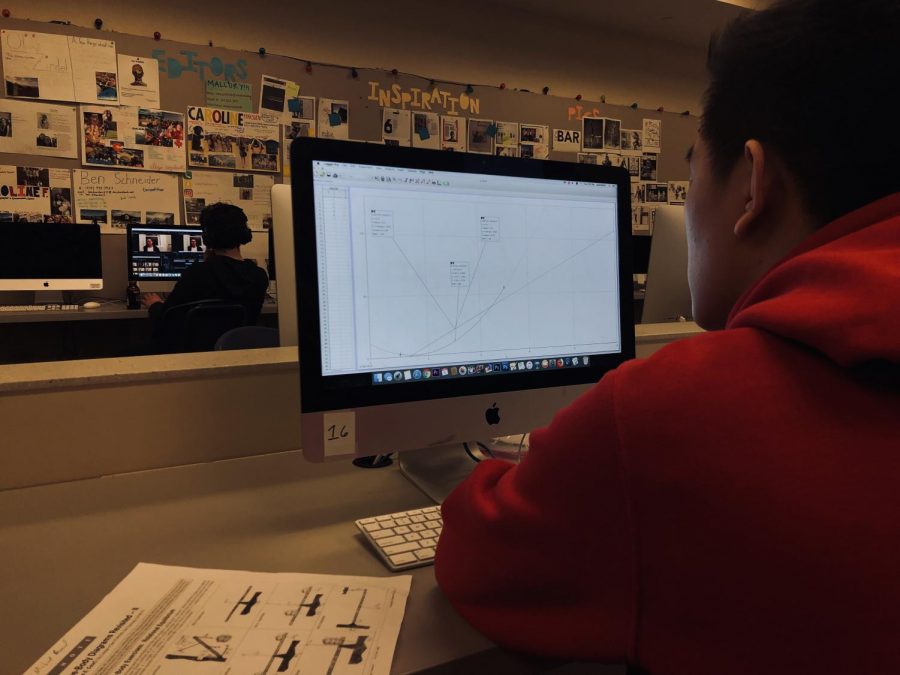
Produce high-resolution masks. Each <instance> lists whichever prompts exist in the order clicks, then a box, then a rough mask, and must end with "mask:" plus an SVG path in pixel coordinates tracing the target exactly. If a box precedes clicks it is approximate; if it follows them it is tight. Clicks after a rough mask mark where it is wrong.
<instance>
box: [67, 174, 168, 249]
mask: <svg viewBox="0 0 900 675" xmlns="http://www.w3.org/2000/svg"><path fill="white" fill-rule="evenodd" d="M72 184H73V189H74V191H75V218H76V222H79V223H94V222H96V223H99V224H100V231H101V232H103V233H105V234H125V233H126V230H127V228H128V226H129V225H136V224H138V223H143V224H146V225H158V226H172V225H181V209H180V208H179V199H178V176H176V175H174V174H165V173H150V172H143V171H91V170H87V169H76V170H75V171H74V172H73V174H72Z"/></svg>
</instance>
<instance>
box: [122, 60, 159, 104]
mask: <svg viewBox="0 0 900 675" xmlns="http://www.w3.org/2000/svg"><path fill="white" fill-rule="evenodd" d="M119 102H120V103H121V104H122V105H130V106H138V107H140V108H151V109H156V108H159V107H160V102H159V61H157V60H156V59H153V58H145V57H143V56H128V55H127V54H119Z"/></svg>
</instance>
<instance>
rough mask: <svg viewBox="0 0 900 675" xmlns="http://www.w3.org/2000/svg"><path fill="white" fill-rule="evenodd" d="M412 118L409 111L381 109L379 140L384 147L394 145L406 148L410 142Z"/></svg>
mask: <svg viewBox="0 0 900 675" xmlns="http://www.w3.org/2000/svg"><path fill="white" fill-rule="evenodd" d="M411 120H412V116H411V113H410V112H409V110H399V109H398V108H382V109H381V140H382V141H384V144H385V145H395V146H400V147H404V148H408V147H409V146H410V145H411V143H412V141H411V138H410V132H411V126H410V123H411Z"/></svg>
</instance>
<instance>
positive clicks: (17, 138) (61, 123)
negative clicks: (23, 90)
mask: <svg viewBox="0 0 900 675" xmlns="http://www.w3.org/2000/svg"><path fill="white" fill-rule="evenodd" d="M0 152H15V153H19V154H22V155H44V156H47V157H68V158H70V159H76V158H77V157H78V132H77V126H76V123H75V108H74V106H67V105H56V104H53V103H41V102H35V103H32V102H29V101H14V100H13V99H9V98H5V99H0Z"/></svg>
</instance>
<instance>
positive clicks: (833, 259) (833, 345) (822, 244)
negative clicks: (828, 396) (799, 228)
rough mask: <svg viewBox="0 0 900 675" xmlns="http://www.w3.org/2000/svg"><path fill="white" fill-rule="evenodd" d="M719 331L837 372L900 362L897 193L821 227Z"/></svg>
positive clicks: (754, 288)
mask: <svg viewBox="0 0 900 675" xmlns="http://www.w3.org/2000/svg"><path fill="white" fill-rule="evenodd" d="M726 328H757V329H759V330H764V331H768V332H769V333H773V334H775V335H779V336H781V337H783V338H785V339H788V340H793V341H795V342H799V343H801V344H804V345H807V346H809V347H811V348H812V349H815V350H817V351H819V352H821V353H822V354H824V355H826V356H827V357H828V358H829V359H831V360H832V361H834V362H835V363H836V364H838V365H840V366H843V367H851V366H858V365H862V364H865V363H869V362H873V361H881V362H885V361H887V362H890V363H893V364H900V193H895V194H893V195H891V196H889V197H884V198H882V199H880V200H878V201H876V202H873V203H871V204H869V205H867V206H864V207H863V208H861V209H858V210H856V211H853V212H851V213H848V214H846V215H844V216H842V217H840V218H839V219H837V220H836V221H834V222H832V223H830V224H829V225H826V226H825V227H823V228H822V229H820V230H819V231H817V232H816V233H815V234H814V235H812V236H811V237H810V238H809V239H807V240H806V241H804V242H803V243H802V244H800V246H798V247H797V248H796V249H794V250H793V251H792V252H791V253H790V254H789V255H788V256H787V257H786V258H785V259H784V260H782V261H781V262H780V263H778V264H777V265H776V266H775V267H773V268H772V269H771V270H769V272H767V273H766V274H765V275H764V276H763V277H762V278H761V279H760V280H759V281H757V282H756V283H755V284H754V285H753V286H752V287H751V288H750V289H748V290H747V292H745V293H744V295H743V296H741V298H740V299H739V300H738V301H737V303H736V304H735V306H734V309H732V311H731V315H730V316H729V318H728V322H727V325H726Z"/></svg>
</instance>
